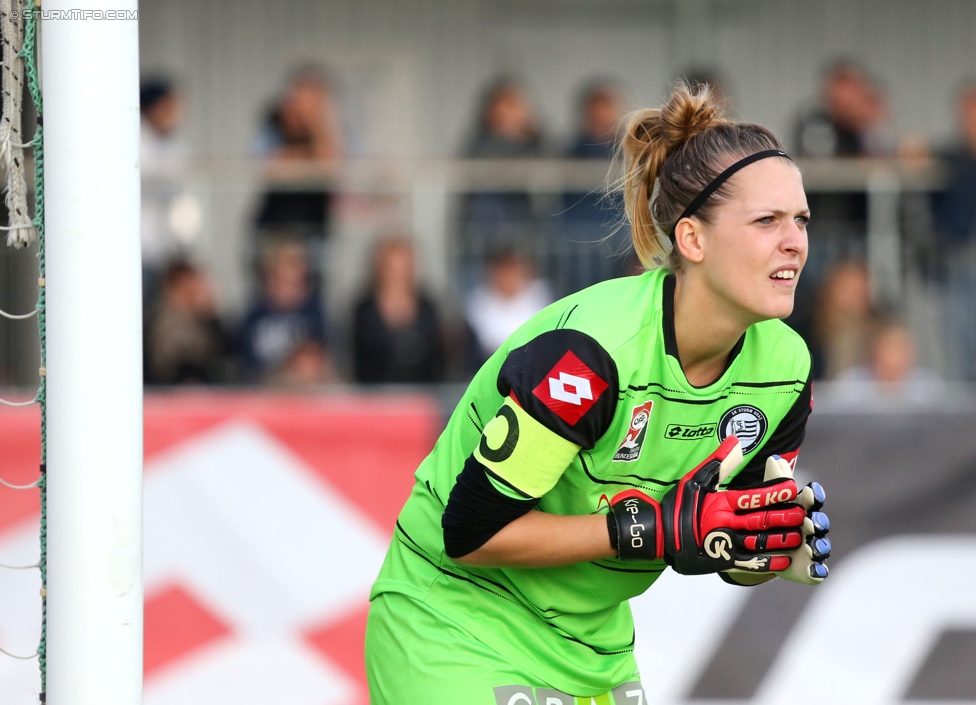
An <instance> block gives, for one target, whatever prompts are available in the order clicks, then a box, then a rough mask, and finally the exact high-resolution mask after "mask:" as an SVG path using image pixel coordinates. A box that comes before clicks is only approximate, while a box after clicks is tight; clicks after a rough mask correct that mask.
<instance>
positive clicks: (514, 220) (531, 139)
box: [464, 78, 543, 237]
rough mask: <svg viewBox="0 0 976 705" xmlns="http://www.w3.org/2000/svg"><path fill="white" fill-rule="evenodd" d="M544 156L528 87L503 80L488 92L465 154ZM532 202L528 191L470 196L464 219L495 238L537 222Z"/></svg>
mask: <svg viewBox="0 0 976 705" xmlns="http://www.w3.org/2000/svg"><path fill="white" fill-rule="evenodd" d="M542 155H543V145H542V135H541V132H540V129H539V124H538V119H537V118H536V115H535V112H534V110H533V108H532V105H531V103H530V101H529V97H528V94H527V92H526V89H525V87H524V86H523V85H522V84H521V83H520V82H519V81H517V80H516V79H513V78H501V79H498V80H497V81H495V82H494V83H493V84H492V85H491V86H489V88H488V89H487V90H486V91H485V93H484V96H483V97H482V100H481V107H480V109H479V112H478V122H477V126H476V128H475V132H474V135H473V137H472V139H471V142H470V144H469V145H468V147H467V149H466V150H465V156H467V157H470V158H473V159H519V158H529V157H540V156H542ZM531 218H532V202H531V199H530V197H529V195H528V194H526V193H478V194H473V195H471V196H469V197H468V198H467V201H466V203H465V206H464V220H465V222H466V223H467V224H468V225H469V226H470V227H469V230H470V229H471V227H473V228H475V229H479V232H478V233H477V234H476V235H475V236H481V237H492V236H493V235H496V234H497V233H498V231H499V230H501V231H510V230H512V229H513V228H514V229H518V228H522V229H523V230H524V228H525V226H526V225H527V224H528V223H529V222H530V221H531Z"/></svg>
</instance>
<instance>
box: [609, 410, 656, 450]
mask: <svg viewBox="0 0 976 705" xmlns="http://www.w3.org/2000/svg"><path fill="white" fill-rule="evenodd" d="M653 406H654V402H653V401H646V402H644V403H643V404H641V405H640V406H635V407H634V409H633V411H631V413H630V428H629V429H627V435H626V436H624V440H623V443H621V444H620V447H619V448H617V452H616V453H615V454H614V456H613V459H614V460H620V461H622V462H625V463H631V462H633V461H635V460H637V458H639V457H640V453H641V448H643V447H644V438H645V437H646V436H647V423H648V422H649V421H650V420H651V409H652V408H653Z"/></svg>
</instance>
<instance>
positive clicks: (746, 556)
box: [607, 436, 805, 575]
mask: <svg viewBox="0 0 976 705" xmlns="http://www.w3.org/2000/svg"><path fill="white" fill-rule="evenodd" d="M741 462H742V449H741V447H740V446H739V442H738V439H737V438H736V437H735V436H730V437H729V438H727V439H726V440H725V442H724V443H722V445H721V446H719V448H718V450H716V451H715V452H714V453H713V454H712V455H710V456H709V457H707V458H706V459H705V460H704V461H702V463H701V464H700V465H698V467H696V468H695V469H694V470H691V471H690V472H688V473H687V474H686V475H685V476H684V477H682V478H681V479H680V480H679V481H678V482H677V484H676V486H675V487H673V488H672V489H671V490H670V491H669V492H668V493H667V494H665V496H664V497H663V498H662V499H661V501H660V502H658V501H656V500H655V499H654V498H653V497H650V496H649V495H647V494H645V493H644V492H641V491H640V490H636V489H634V490H627V491H624V492H621V493H619V494H617V495H616V496H615V497H613V499H611V500H610V512H609V514H608V516H607V526H608V529H609V531H610V542H611V545H612V546H613V547H614V548H616V549H617V556H618V557H619V558H621V559H623V560H653V559H660V558H663V559H664V560H665V561H667V563H668V565H670V566H671V567H672V568H673V569H674V570H675V571H676V572H678V573H682V574H684V575H700V574H703V573H717V572H719V571H725V570H729V569H732V568H738V569H741V570H743V571H746V572H749V573H753V574H755V573H765V574H769V573H770V572H772V571H779V570H786V569H787V568H788V567H789V564H790V558H789V557H788V556H787V555H786V553H787V551H790V550H792V549H795V548H797V547H798V546H800V545H801V542H802V535H801V527H802V525H803V523H804V520H805V515H804V511H803V509H802V507H800V506H799V505H797V504H795V503H794V500H796V497H797V493H798V491H797V487H796V483H794V482H793V478H792V477H775V478H772V479H771V480H769V481H764V482H763V483H762V484H761V485H760V486H759V487H752V488H748V489H745V490H720V489H718V485H719V481H720V478H722V477H728V475H729V474H730V473H731V472H732V470H734V469H735V468H736V467H738V466H739V464H740V463H741Z"/></svg>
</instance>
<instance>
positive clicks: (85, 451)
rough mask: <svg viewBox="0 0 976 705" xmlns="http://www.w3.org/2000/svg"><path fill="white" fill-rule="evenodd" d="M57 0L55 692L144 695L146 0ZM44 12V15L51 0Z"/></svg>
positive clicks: (104, 703)
mask: <svg viewBox="0 0 976 705" xmlns="http://www.w3.org/2000/svg"><path fill="white" fill-rule="evenodd" d="M110 5H111V9H112V10H114V11H116V12H115V14H113V15H112V17H111V18H109V17H108V15H107V13H106V3H104V2H101V1H96V0H45V1H44V4H43V12H42V15H41V83H42V90H43V98H44V109H43V124H44V135H45V145H44V147H45V149H44V153H45V174H44V176H45V183H44V186H45V210H46V212H45V216H46V217H45V226H46V227H45V231H46V241H47V278H46V285H47V477H48V480H47V481H48V489H47V576H48V578H47V702H49V703H57V705H135V704H136V703H139V702H141V700H142V638H143V636H142V301H141V299H142V289H141V261H140V259H141V258H140V245H139V208H140V206H139V199H140V185H139V54H138V20H137V19H133V18H136V17H137V14H136V13H137V4H136V2H135V0H114V1H113V2H112V3H110ZM38 12H41V10H40V9H38Z"/></svg>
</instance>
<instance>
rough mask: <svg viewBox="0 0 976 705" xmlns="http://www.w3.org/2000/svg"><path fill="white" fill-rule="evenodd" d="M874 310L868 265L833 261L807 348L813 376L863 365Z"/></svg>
mask: <svg viewBox="0 0 976 705" xmlns="http://www.w3.org/2000/svg"><path fill="white" fill-rule="evenodd" d="M873 320H874V312H873V310H872V306H871V286H870V280H869V278H868V269H867V267H866V266H865V265H864V264H863V263H862V262H859V261H855V260H848V261H842V262H838V263H836V264H834V265H833V266H832V267H831V268H830V269H829V270H828V272H827V274H826V276H825V277H824V280H823V284H822V286H821V287H820V292H819V295H818V297H817V308H816V310H815V312H814V318H813V331H812V340H810V341H808V342H809V343H810V350H811V352H812V354H813V360H814V377H815V378H817V379H834V378H836V377H837V376H838V375H839V374H840V373H841V372H843V371H844V370H846V369H849V368H852V367H857V366H859V365H863V364H865V362H866V351H867V347H868V346H867V343H868V338H869V335H870V331H871V325H872V322H873Z"/></svg>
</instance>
